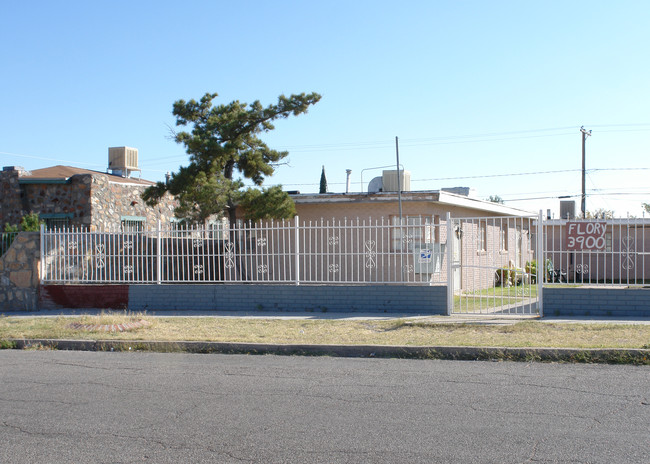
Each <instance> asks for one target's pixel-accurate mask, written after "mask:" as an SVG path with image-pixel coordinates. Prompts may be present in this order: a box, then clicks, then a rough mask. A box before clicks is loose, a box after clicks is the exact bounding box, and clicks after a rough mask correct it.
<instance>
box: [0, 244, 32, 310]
mask: <svg viewBox="0 0 650 464" xmlns="http://www.w3.org/2000/svg"><path fill="white" fill-rule="evenodd" d="M39 263H40V235H39V233H38V232H21V233H20V234H18V235H17V236H16V238H15V239H14V241H13V243H12V244H11V246H10V247H9V250H8V251H7V252H6V253H5V254H4V255H3V256H2V257H0V310H2V311H11V310H13V311H17V310H29V311H33V310H36V309H38V287H39Z"/></svg>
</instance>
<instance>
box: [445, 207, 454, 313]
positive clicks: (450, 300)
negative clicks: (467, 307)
mask: <svg viewBox="0 0 650 464" xmlns="http://www.w3.org/2000/svg"><path fill="white" fill-rule="evenodd" d="M445 221H447V316H451V313H452V311H453V309H454V268H453V266H452V261H453V259H454V240H453V233H454V228H453V226H452V223H451V213H449V212H448V213H447V214H446V215H445Z"/></svg>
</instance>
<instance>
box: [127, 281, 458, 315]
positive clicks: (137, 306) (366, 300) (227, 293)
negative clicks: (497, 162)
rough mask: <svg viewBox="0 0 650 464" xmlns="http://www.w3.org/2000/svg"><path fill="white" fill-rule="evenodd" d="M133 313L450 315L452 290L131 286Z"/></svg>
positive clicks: (285, 286) (364, 286)
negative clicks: (238, 312)
mask: <svg viewBox="0 0 650 464" xmlns="http://www.w3.org/2000/svg"><path fill="white" fill-rule="evenodd" d="M128 306H129V309H130V310H133V311H144V310H154V309H157V310H183V309H198V310H221V311H264V310H267V311H313V312H328V311H331V312H341V311H346V312H379V313H391V312H392V313H414V314H446V311H447V310H446V308H447V287H445V286H428V285H427V286H398V285H349V286H338V285H337V286H326V285H235V284H233V285H230V284H225V285H155V286H152V285H131V286H130V287H129V305H128Z"/></svg>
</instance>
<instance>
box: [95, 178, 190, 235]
mask: <svg viewBox="0 0 650 464" xmlns="http://www.w3.org/2000/svg"><path fill="white" fill-rule="evenodd" d="M92 177H93V179H92V187H91V199H90V203H91V211H92V213H91V217H92V222H91V226H92V227H93V228H94V229H97V230H106V229H110V228H114V227H116V226H119V224H120V219H121V218H122V217H123V216H130V217H143V218H145V224H146V226H148V227H154V226H156V225H157V223H158V221H160V222H161V223H162V224H169V223H170V222H171V219H172V218H173V217H174V207H175V206H176V204H177V202H176V201H175V200H174V199H173V198H172V197H171V196H169V195H165V198H163V200H162V201H161V202H160V203H159V204H158V205H157V206H155V207H154V208H151V207H150V206H147V205H146V204H145V203H144V201H143V200H142V198H141V195H142V193H143V192H144V190H145V189H146V188H147V187H149V185H147V184H133V183H127V182H120V181H119V180H118V181H115V180H113V179H112V178H110V179H109V176H106V175H101V174H100V175H93V176H92ZM111 177H112V176H111Z"/></svg>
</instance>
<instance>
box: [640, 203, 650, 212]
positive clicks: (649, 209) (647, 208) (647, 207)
mask: <svg viewBox="0 0 650 464" xmlns="http://www.w3.org/2000/svg"><path fill="white" fill-rule="evenodd" d="M641 206H643V209H644V210H645V212H646V213H650V203H641Z"/></svg>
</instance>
